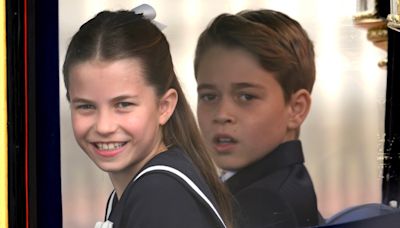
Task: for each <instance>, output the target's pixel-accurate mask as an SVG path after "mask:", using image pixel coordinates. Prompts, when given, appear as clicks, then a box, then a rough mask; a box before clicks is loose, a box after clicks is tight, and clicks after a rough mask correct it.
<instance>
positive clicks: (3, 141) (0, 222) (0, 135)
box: [0, 0, 8, 228]
mask: <svg viewBox="0 0 400 228" xmlns="http://www.w3.org/2000/svg"><path fill="white" fill-rule="evenodd" d="M5 6H6V3H5V0H0V31H1V32H0V34H1V35H0V228H7V227H8V178H7V176H8V173H7V169H8V167H7V160H8V158H7V156H8V150H7V147H8V145H7V143H8V142H7V77H6V76H7V60H6V58H7V53H6V48H7V45H6V7H5Z"/></svg>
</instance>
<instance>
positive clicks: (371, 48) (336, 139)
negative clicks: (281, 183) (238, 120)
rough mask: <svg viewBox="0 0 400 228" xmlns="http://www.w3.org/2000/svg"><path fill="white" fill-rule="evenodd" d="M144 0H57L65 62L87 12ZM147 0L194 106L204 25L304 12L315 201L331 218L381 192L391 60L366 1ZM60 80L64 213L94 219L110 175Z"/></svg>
mask: <svg viewBox="0 0 400 228" xmlns="http://www.w3.org/2000/svg"><path fill="white" fill-rule="evenodd" d="M142 2H144V1H112V0H103V1H97V0H79V1H77V0H60V1H59V4H60V7H59V8H60V22H59V23H60V42H59V43H60V67H61V66H62V63H63V60H64V58H65V51H66V47H67V44H68V43H69V41H70V39H71V36H72V35H73V34H74V33H75V32H76V31H77V29H78V28H79V26H80V25H81V24H82V23H83V22H84V21H87V20H88V19H89V18H91V17H93V16H94V15H95V14H96V13H97V12H99V11H101V10H104V9H112V10H116V9H129V8H133V7H135V6H136V5H139V4H141V3H142ZM145 2H146V3H148V4H151V5H152V6H153V7H154V8H155V9H156V11H157V17H156V20H157V21H158V22H161V23H163V24H165V25H167V27H166V28H165V29H164V30H163V32H164V33H165V35H166V37H167V39H168V40H169V42H170V45H171V52H172V55H173V60H174V65H175V69H176V73H177V75H178V77H179V79H180V80H181V82H182V86H183V87H184V90H185V93H186V95H187V96H188V98H189V101H190V104H191V106H192V107H193V110H195V109H196V104H197V103H196V102H197V92H196V91H197V89H196V88H197V85H196V81H195V78H194V72H193V59H194V50H195V46H196V42H197V39H198V36H199V34H200V32H201V31H202V30H203V29H205V27H206V26H207V25H208V23H209V22H210V21H211V20H212V19H213V18H214V17H215V16H217V15H219V14H220V13H224V12H227V13H237V12H239V11H241V10H244V9H259V8H270V9H274V10H278V11H281V12H284V13H285V14H287V15H289V16H290V17H292V18H294V19H296V20H297V21H299V22H300V23H301V24H302V26H303V27H304V28H305V29H306V31H307V32H308V34H309V36H310V38H311V39H312V41H313V42H314V46H315V53H316V59H315V60H316V72H317V74H316V82H315V84H314V89H313V92H312V105H311V111H310V113H309V115H308V117H307V119H306V120H305V122H304V123H303V125H302V128H301V134H300V139H301V141H302V145H303V150H304V156H305V165H306V167H307V169H308V171H309V173H310V175H311V178H312V180H313V183H314V188H315V191H316V195H317V200H318V208H319V210H320V212H321V214H322V215H323V216H324V217H326V218H327V217H330V216H332V215H333V214H335V213H337V212H338V211H340V210H343V209H345V208H347V207H350V206H355V205H359V204H365V203H380V202H381V185H382V173H383V170H382V167H383V166H382V165H383V146H384V127H385V126H384V125H385V99H386V68H385V67H384V63H381V65H379V63H380V61H382V60H384V59H385V58H386V56H387V52H386V50H384V48H385V47H384V48H382V47H379V46H378V45H375V43H374V42H372V41H371V40H369V39H367V29H366V28H364V27H362V26H357V25H356V24H355V22H354V20H353V16H354V15H355V14H356V13H357V11H360V10H362V9H367V8H368V5H364V6H360V5H357V4H356V1H348V0H340V1H329V3H327V2H326V1H318V0H307V1H300V0H298V1H290V3H285V4H284V3H283V2H282V1H278V0H276V1H234V0H224V1H184V0H182V1H162V0H153V1H145ZM366 2H368V1H366ZM211 5H212V7H211ZM77 6H79V7H77ZM60 72H61V71H60ZM60 83H61V84H60V88H61V91H60V99H61V102H60V105H61V157H62V164H61V165H62V197H63V200H62V202H63V220H64V221H63V223H64V227H76V228H81V227H82V228H83V227H93V226H94V224H95V222H96V221H99V220H102V219H103V218H104V213H105V207H106V201H107V198H108V196H109V194H110V193H111V191H112V185H111V183H110V182H109V178H108V176H107V174H106V173H102V172H101V171H100V170H99V169H98V168H97V167H95V166H94V165H93V163H92V162H91V161H90V160H89V158H88V157H87V156H86V154H85V153H84V152H83V151H82V150H81V149H80V148H79V146H78V145H77V143H76V142H75V139H74V136H73V133H72V128H71V120H70V113H69V104H68V101H67V100H66V96H65V94H66V91H65V87H64V85H63V81H62V75H60Z"/></svg>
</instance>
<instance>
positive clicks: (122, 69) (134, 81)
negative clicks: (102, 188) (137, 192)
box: [69, 59, 161, 174]
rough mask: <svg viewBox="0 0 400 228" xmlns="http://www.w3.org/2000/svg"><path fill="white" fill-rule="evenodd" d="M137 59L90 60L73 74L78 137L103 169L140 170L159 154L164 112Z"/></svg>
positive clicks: (71, 90)
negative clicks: (161, 113) (160, 109)
mask: <svg viewBox="0 0 400 228" xmlns="http://www.w3.org/2000/svg"><path fill="white" fill-rule="evenodd" d="M142 72H143V71H142V67H141V63H140V62H139V61H137V60H136V59H125V60H117V61H114V62H100V61H87V62H83V63H81V64H78V65H76V66H74V67H73V68H72V69H71V73H70V78H69V82H70V86H69V93H70V98H71V104H70V108H71V118H72V126H73V130H74V135H75V138H76V140H77V142H78V144H79V145H80V146H81V148H82V149H83V150H84V151H85V152H86V154H87V155H88V156H89V157H90V158H91V160H93V162H94V163H96V165H97V166H98V167H99V168H101V169H102V170H104V171H106V172H110V173H120V174H134V173H135V172H137V171H138V169H140V168H141V167H142V166H143V165H144V164H145V163H146V162H147V161H148V160H149V159H151V158H152V157H153V156H154V155H155V154H157V153H159V152H160V151H159V143H160V142H161V133H160V132H161V131H160V119H159V118H160V111H159V106H158V102H157V99H158V98H157V96H156V94H155V91H154V89H153V88H152V87H151V86H149V85H147V83H146V82H145V80H144V78H143V73H142Z"/></svg>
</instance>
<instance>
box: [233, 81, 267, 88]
mask: <svg viewBox="0 0 400 228" xmlns="http://www.w3.org/2000/svg"><path fill="white" fill-rule="evenodd" d="M249 87H250V88H256V89H262V88H263V86H261V85H258V84H254V83H249V82H238V83H233V88H234V89H244V88H249Z"/></svg>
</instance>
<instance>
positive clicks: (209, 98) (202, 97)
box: [199, 94, 217, 101]
mask: <svg viewBox="0 0 400 228" xmlns="http://www.w3.org/2000/svg"><path fill="white" fill-rule="evenodd" d="M216 97H217V95H215V94H199V99H200V100H202V101H213V100H215V99H216Z"/></svg>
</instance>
